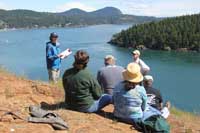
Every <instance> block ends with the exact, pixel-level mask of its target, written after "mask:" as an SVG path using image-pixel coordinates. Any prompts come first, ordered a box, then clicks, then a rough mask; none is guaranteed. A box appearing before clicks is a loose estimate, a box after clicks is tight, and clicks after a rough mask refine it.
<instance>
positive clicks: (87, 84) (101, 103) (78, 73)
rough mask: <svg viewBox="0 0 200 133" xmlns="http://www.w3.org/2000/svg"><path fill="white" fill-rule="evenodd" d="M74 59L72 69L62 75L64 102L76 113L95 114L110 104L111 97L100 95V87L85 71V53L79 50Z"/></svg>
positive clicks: (86, 56) (86, 60) (86, 61)
mask: <svg viewBox="0 0 200 133" xmlns="http://www.w3.org/2000/svg"><path fill="white" fill-rule="evenodd" d="M74 58H75V61H74V64H73V68H70V69H68V70H66V71H65V73H64V75H63V86H64V90H65V102H66V103H67V104H68V106H69V108H70V109H73V110H76V111H80V112H88V113H92V112H97V111H99V110H100V109H102V108H103V107H105V106H106V105H108V104H110V103H111V102H112V96H110V95H107V94H104V95H103V94H102V90H101V87H100V85H99V84H98V82H97V80H96V79H95V78H93V76H92V74H90V72H89V70H88V69H87V64H88V62H89V55H88V54H87V52H85V51H83V50H79V51H77V52H76V54H75V56H74Z"/></svg>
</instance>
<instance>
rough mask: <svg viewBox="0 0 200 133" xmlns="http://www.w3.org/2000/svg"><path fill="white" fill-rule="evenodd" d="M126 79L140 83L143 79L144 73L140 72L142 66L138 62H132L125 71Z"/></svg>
mask: <svg viewBox="0 0 200 133" xmlns="http://www.w3.org/2000/svg"><path fill="white" fill-rule="evenodd" d="M123 77H124V80H126V81H129V82H133V83H139V82H142V81H143V75H142V73H141V72H140V66H139V65H138V64H137V63H130V64H128V66H127V69H126V70H125V71H124V72H123Z"/></svg>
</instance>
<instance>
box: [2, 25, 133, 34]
mask: <svg viewBox="0 0 200 133" xmlns="http://www.w3.org/2000/svg"><path fill="white" fill-rule="evenodd" d="M101 25H116V26H118V25H119V26H123V25H130V26H132V25H133V24H131V23H124V24H93V25H72V26H65V27H59V26H55V27H54V26H52V27H37V28H36V27H35V28H34V27H33V28H4V29H0V32H6V31H16V30H40V29H55V28H58V29H62V28H74V29H76V28H85V27H91V26H101Z"/></svg>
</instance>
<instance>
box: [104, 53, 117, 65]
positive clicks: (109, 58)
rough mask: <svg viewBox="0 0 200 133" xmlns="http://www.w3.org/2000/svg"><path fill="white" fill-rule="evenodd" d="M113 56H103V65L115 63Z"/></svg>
mask: <svg viewBox="0 0 200 133" xmlns="http://www.w3.org/2000/svg"><path fill="white" fill-rule="evenodd" d="M115 60H116V59H115V57H114V56H112V55H107V56H106V57H105V58H104V64H105V66H108V65H115Z"/></svg>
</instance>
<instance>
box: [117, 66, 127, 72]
mask: <svg viewBox="0 0 200 133" xmlns="http://www.w3.org/2000/svg"><path fill="white" fill-rule="evenodd" d="M116 67H117V68H118V69H120V70H122V71H123V70H125V68H124V67H122V66H116Z"/></svg>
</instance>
